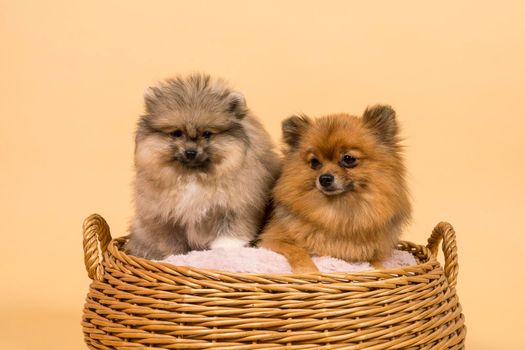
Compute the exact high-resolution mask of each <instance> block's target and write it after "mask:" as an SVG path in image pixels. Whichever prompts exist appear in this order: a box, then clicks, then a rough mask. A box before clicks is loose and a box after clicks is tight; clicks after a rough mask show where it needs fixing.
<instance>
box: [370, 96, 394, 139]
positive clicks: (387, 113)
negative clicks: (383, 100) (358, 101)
mask: <svg viewBox="0 0 525 350" xmlns="http://www.w3.org/2000/svg"><path fill="white" fill-rule="evenodd" d="M363 122H364V124H365V126H366V127H367V128H369V129H370V130H372V132H373V133H374V134H375V135H376V136H377V138H378V139H379V140H380V141H381V142H384V143H386V144H392V143H395V142H396V136H397V132H398V126H397V121H396V112H395V111H394V109H393V108H392V107H390V106H388V105H375V106H372V107H367V109H366V110H365V113H363Z"/></svg>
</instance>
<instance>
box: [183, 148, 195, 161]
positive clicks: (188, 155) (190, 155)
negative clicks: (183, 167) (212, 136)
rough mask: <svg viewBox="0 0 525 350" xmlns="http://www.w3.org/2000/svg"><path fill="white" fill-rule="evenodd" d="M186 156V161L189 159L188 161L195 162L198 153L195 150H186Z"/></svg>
mask: <svg viewBox="0 0 525 350" xmlns="http://www.w3.org/2000/svg"><path fill="white" fill-rule="evenodd" d="M184 156H185V157H186V159H188V160H193V159H195V157H196V156H197V151H196V150H194V149H189V150H186V151H185V152H184Z"/></svg>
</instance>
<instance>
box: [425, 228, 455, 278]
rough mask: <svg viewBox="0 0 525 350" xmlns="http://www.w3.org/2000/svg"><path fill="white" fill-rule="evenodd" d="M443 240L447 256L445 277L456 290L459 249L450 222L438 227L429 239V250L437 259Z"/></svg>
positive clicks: (444, 252) (443, 247) (444, 251)
mask: <svg viewBox="0 0 525 350" xmlns="http://www.w3.org/2000/svg"><path fill="white" fill-rule="evenodd" d="M441 239H443V245H442V249H443V254H444V255H445V276H447V280H448V284H449V286H450V287H452V288H455V287H456V284H457V280H458V270H459V266H458V247H457V245H456V232H455V231H454V228H453V227H452V225H451V224H449V223H448V222H440V223H439V224H437V225H436V227H435V228H434V230H432V234H431V235H430V238H429V239H428V244H427V248H428V249H430V251H431V252H432V255H433V256H434V257H437V255H438V247H439V242H441Z"/></svg>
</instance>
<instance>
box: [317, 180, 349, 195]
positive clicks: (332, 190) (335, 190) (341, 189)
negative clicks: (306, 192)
mask: <svg viewBox="0 0 525 350" xmlns="http://www.w3.org/2000/svg"><path fill="white" fill-rule="evenodd" d="M315 187H317V189H318V190H319V191H321V192H322V193H323V194H325V195H327V196H336V195H339V194H342V193H345V192H348V191H353V190H354V183H353V182H349V183H348V184H347V185H346V186H341V185H338V184H333V185H330V186H322V185H321V184H320V183H319V182H317V183H316V184H315Z"/></svg>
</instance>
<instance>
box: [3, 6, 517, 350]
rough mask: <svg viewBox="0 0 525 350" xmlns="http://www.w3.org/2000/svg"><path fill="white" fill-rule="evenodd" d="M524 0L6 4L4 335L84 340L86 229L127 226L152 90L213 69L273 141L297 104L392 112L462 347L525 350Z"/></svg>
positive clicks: (419, 218) (46, 341) (53, 341)
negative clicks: (449, 266) (137, 146)
mask: <svg viewBox="0 0 525 350" xmlns="http://www.w3.org/2000/svg"><path fill="white" fill-rule="evenodd" d="M524 16H525V5H524V4H523V2H520V1H516V2H509V1H498V2H482V1H451V2H429V1H425V2H422V1H368V2H364V1H355V2H354V1H273V0H272V1H268V0H265V1H220V2H219V1H208V2H203V1H89V2H88V1H82V2H79V1H7V2H6V1H0V98H1V100H0V118H1V123H0V218H1V220H0V235H1V244H2V250H1V254H0V269H1V275H0V278H1V280H0V283H1V285H0V310H1V314H2V315H1V317H0V348H2V349H81V348H84V345H83V340H82V332H81V327H80V320H81V312H82V307H83V300H84V297H85V294H86V292H87V290H88V285H89V279H88V278H87V274H86V272H85V270H84V265H83V253H82V245H81V241H82V237H81V224H82V221H83V219H84V218H85V217H86V216H87V215H89V214H91V213H93V212H98V213H100V214H102V215H103V216H104V217H105V218H106V219H107V221H108V222H109V224H110V226H111V229H112V234H113V236H120V235H124V234H126V229H127V225H128V223H129V220H130V217H131V214H132V207H131V203H130V198H131V195H130V192H131V181H132V177H133V168H132V154H133V147H134V145H133V132H134V129H135V123H136V121H137V118H138V116H139V115H140V114H141V113H142V111H143V100H142V94H143V91H144V89H145V88H146V87H147V86H148V85H150V84H153V83H155V81H158V80H160V79H162V78H166V77H170V76H174V75H176V74H181V73H182V74H185V73H190V72H208V73H210V74H213V75H215V76H221V77H224V78H226V79H228V80H229V81H230V82H231V83H232V85H234V86H235V87H236V88H237V89H239V90H240V91H242V92H243V93H244V94H245V95H246V98H247V102H248V105H249V106H250V108H251V109H252V110H253V111H254V112H255V114H256V115H257V116H259V117H260V118H261V120H262V121H263V124H264V126H265V127H266V128H267V129H268V130H269V131H270V133H271V134H272V136H273V137H274V139H275V140H276V142H277V141H278V140H279V139H280V122H281V120H282V119H283V118H285V117H287V116H289V115H290V114H292V113H295V112H304V113H307V114H309V115H311V116H319V115H322V114H326V113H333V112H349V113H354V114H360V113H362V111H363V110H364V109H365V107H366V106H367V105H369V104H373V103H378V102H381V103H388V104H391V105H392V106H394V107H395V109H396V110H397V112H398V117H399V121H400V123H401V124H402V126H403V135H404V136H405V138H406V140H405V145H406V146H407V148H406V156H407V164H408V168H409V171H410V187H411V192H412V197H413V203H414V219H413V222H412V224H411V226H410V228H409V229H408V230H407V231H406V232H405V234H404V236H403V238H404V239H406V240H410V241H414V242H417V243H420V244H424V243H426V239H427V238H428V236H429V234H430V231H431V230H432V228H433V227H434V225H435V224H436V223H437V222H439V221H440V220H446V221H449V222H451V223H452V224H453V225H454V226H455V228H456V231H457V235H458V247H459V264H460V265H459V266H460V271H459V284H458V294H459V296H460V301H461V303H462V305H463V309H464V313H465V316H466V322H467V326H468V336H467V337H468V348H469V349H523V334H522V332H523V326H524V321H523V315H524V314H525V302H524V300H523V298H524V295H525V281H524V275H523V267H522V265H523V257H524V256H525V239H524V237H523V236H524V233H525V229H524V227H525V226H524V224H523V220H524V216H525V210H524V209H525V208H524V207H525V206H524V202H523V198H524V195H525V185H524V182H525V165H524V161H525V157H524V151H525V133H524V131H525V64H524V62H525V21H524V20H523V18H524Z"/></svg>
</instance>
